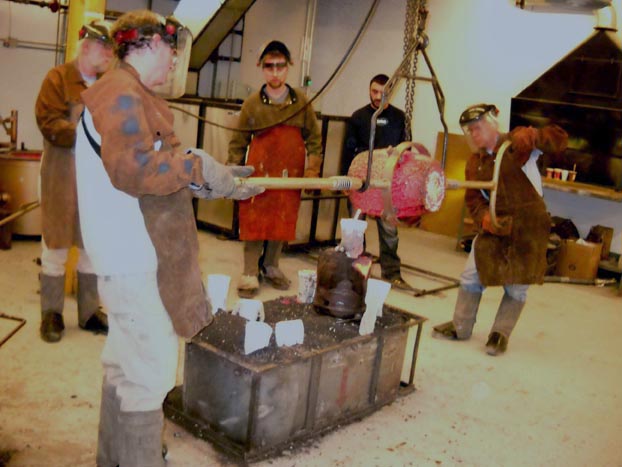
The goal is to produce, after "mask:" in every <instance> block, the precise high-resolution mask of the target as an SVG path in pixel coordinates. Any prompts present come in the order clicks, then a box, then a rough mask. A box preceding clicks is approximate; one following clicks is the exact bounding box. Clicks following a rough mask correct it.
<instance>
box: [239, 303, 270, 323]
mask: <svg viewBox="0 0 622 467" xmlns="http://www.w3.org/2000/svg"><path fill="white" fill-rule="evenodd" d="M233 314H234V315H240V316H241V317H242V318H244V319H246V320H248V321H263V320H265V319H266V314H265V312H264V309H263V302H262V301H261V300H254V299H252V298H240V299H239V300H238V302H237V303H236V304H235V306H234V307H233Z"/></svg>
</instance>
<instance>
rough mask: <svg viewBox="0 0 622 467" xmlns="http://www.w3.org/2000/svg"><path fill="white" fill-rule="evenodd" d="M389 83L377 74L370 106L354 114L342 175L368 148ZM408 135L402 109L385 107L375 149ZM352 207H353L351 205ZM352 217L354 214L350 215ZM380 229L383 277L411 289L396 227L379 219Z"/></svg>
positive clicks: (394, 284)
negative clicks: (370, 135) (403, 266)
mask: <svg viewBox="0 0 622 467" xmlns="http://www.w3.org/2000/svg"><path fill="white" fill-rule="evenodd" d="M387 81H389V77H388V76H387V75H383V74H380V75H376V76H374V77H373V78H372V79H371V81H370V83H369V99H370V101H371V102H370V103H369V104H367V105H366V106H365V107H362V108H360V109H358V110H357V111H356V112H354V113H353V114H352V116H351V117H350V118H349V119H348V121H347V123H346V134H345V138H344V145H343V151H342V155H341V173H342V174H347V173H348V169H349V167H350V164H351V163H352V160H353V159H354V157H355V156H356V155H357V154H359V153H360V152H363V151H366V150H368V149H369V134H370V131H371V118H372V116H373V114H374V112H376V110H378V107H379V106H380V102H381V99H382V91H383V90H384V85H385V84H386V83H387ZM410 139H411V137H410V135H407V134H406V129H405V115H404V112H402V111H401V110H400V109H398V108H396V107H393V106H392V105H391V104H385V106H384V109H383V110H382V113H380V115H379V116H378V119H377V120H376V133H375V137H374V149H379V148H386V147H388V146H397V145H398V144H399V143H401V142H403V141H408V140H410ZM349 207H350V208H351V206H350V205H349ZM350 214H351V215H352V213H350ZM376 225H377V226H378V243H379V249H380V268H381V271H382V278H383V279H385V280H387V281H389V282H391V285H392V286H394V287H397V288H400V289H404V290H412V287H411V286H410V285H409V284H408V283H407V282H406V281H405V280H404V279H403V278H402V275H401V272H400V269H401V260H400V257H399V256H398V255H397V245H398V237H397V227H396V226H394V225H392V224H390V223H389V222H387V221H385V220H384V219H382V218H377V219H376Z"/></svg>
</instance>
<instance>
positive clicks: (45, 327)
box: [39, 274, 65, 342]
mask: <svg viewBox="0 0 622 467" xmlns="http://www.w3.org/2000/svg"><path fill="white" fill-rule="evenodd" d="M39 279H40V281H41V292H40V293H41V326H40V327H39V334H40V335H41V339H43V340H44V341H45V342H58V341H60V340H61V338H62V336H63V330H64V329H65V323H64V322H63V306H64V304H65V276H64V275H62V276H48V275H47V274H40V275H39Z"/></svg>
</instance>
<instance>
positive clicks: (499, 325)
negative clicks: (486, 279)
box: [490, 293, 525, 339]
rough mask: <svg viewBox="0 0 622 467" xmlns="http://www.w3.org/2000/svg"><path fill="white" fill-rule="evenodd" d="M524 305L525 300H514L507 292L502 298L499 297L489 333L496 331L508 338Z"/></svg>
mask: <svg viewBox="0 0 622 467" xmlns="http://www.w3.org/2000/svg"><path fill="white" fill-rule="evenodd" d="M524 307H525V302H521V301H520V300H516V299H515V298H512V297H511V296H509V295H508V294H507V293H505V294H503V299H501V304H500V305H499V309H498V310H497V316H496V317H495V322H494V323H493V325H492V329H491V330H490V333H491V334H492V333H493V332H498V333H499V334H501V335H502V336H504V337H505V338H506V339H509V338H510V334H512V330H513V329H514V326H516V323H517V322H518V318H519V317H520V314H521V312H522V311H523V308H524Z"/></svg>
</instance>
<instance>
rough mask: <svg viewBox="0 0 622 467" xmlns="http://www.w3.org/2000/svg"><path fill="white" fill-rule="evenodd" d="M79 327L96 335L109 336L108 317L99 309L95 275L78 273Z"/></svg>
mask: <svg viewBox="0 0 622 467" xmlns="http://www.w3.org/2000/svg"><path fill="white" fill-rule="evenodd" d="M78 326H80V328H81V329H84V330H85V331H91V332H93V333H95V334H108V317H107V316H106V314H105V313H103V312H102V311H101V310H100V307H99V294H98V292H97V276H96V275H95V274H86V273H83V272H78Z"/></svg>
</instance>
